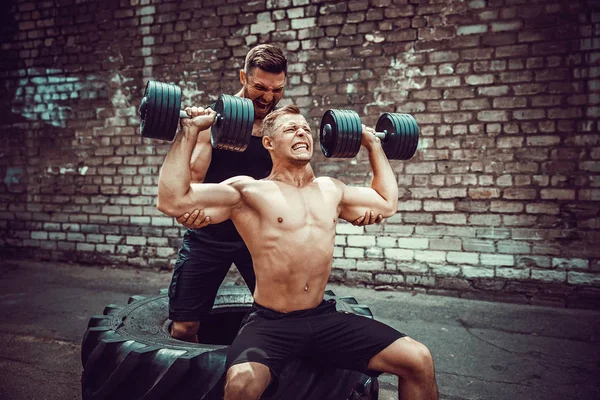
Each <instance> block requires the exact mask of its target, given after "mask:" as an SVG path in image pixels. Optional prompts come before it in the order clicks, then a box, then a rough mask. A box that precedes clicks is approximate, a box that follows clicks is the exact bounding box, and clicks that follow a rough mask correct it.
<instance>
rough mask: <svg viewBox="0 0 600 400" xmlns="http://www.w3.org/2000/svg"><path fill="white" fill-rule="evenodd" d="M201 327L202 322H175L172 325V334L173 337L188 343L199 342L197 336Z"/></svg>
mask: <svg viewBox="0 0 600 400" xmlns="http://www.w3.org/2000/svg"><path fill="white" fill-rule="evenodd" d="M199 327H200V322H198V321H194V322H178V321H173V322H172V323H171V328H170V333H171V337H173V338H174V339H178V340H183V341H186V342H197V341H198V339H197V336H196V335H197V334H198V328H199Z"/></svg>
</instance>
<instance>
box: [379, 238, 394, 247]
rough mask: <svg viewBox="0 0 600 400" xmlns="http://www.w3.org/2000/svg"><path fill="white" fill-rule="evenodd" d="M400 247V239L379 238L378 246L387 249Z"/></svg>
mask: <svg viewBox="0 0 600 400" xmlns="http://www.w3.org/2000/svg"><path fill="white" fill-rule="evenodd" d="M397 245H398V239H396V238H393V237H389V236H380V237H378V238H377V246H379V247H383V248H387V247H396V246H397Z"/></svg>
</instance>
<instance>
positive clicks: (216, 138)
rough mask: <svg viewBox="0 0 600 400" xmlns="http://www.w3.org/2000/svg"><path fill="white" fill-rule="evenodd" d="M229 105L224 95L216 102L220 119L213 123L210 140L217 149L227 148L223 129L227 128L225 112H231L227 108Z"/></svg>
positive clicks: (216, 109)
mask: <svg viewBox="0 0 600 400" xmlns="http://www.w3.org/2000/svg"><path fill="white" fill-rule="evenodd" d="M227 107H229V106H228V105H227V104H225V102H224V101H223V95H221V96H219V98H218V99H217V102H216V104H215V111H216V112H217V116H218V118H219V119H218V120H217V121H215V123H214V124H213V125H212V127H211V130H210V142H211V144H212V146H213V147H214V148H215V149H221V150H227V148H228V146H227V144H225V143H223V138H222V136H223V131H224V130H226V129H227V124H228V121H227V119H226V118H224V116H225V114H228V113H229V110H226V108H227Z"/></svg>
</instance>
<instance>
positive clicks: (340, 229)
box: [335, 222, 365, 235]
mask: <svg viewBox="0 0 600 400" xmlns="http://www.w3.org/2000/svg"><path fill="white" fill-rule="evenodd" d="M364 232H365V229H364V228H363V227H362V226H354V225H352V224H349V223H347V222H340V223H339V224H337V225H336V227H335V233H337V234H338V235H361V234H363V233H364Z"/></svg>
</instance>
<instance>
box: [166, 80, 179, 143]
mask: <svg viewBox="0 0 600 400" xmlns="http://www.w3.org/2000/svg"><path fill="white" fill-rule="evenodd" d="M171 88H172V98H171V105H172V107H173V113H172V114H171V122H170V123H169V125H168V126H167V131H166V132H167V133H168V134H169V136H170V138H171V140H173V139H174V138H175V135H176V134H177V125H179V115H180V111H181V88H180V87H179V86H177V85H171Z"/></svg>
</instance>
